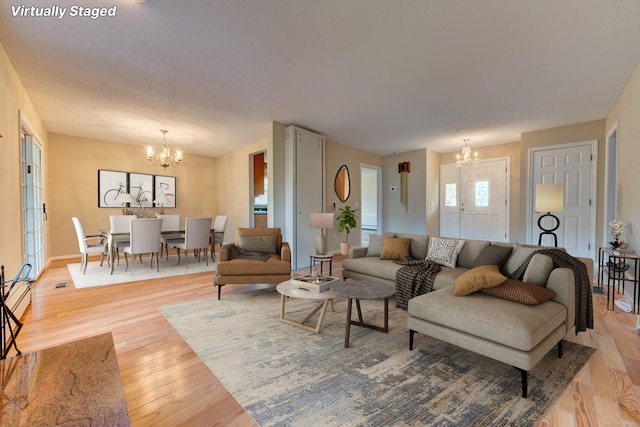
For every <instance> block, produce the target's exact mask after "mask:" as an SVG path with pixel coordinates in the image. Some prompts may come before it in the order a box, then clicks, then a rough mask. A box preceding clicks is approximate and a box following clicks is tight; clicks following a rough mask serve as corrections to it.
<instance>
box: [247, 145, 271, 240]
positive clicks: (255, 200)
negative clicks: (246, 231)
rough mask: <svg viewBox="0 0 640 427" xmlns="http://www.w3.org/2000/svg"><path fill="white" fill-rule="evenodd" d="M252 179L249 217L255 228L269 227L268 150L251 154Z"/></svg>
mask: <svg viewBox="0 0 640 427" xmlns="http://www.w3.org/2000/svg"><path fill="white" fill-rule="evenodd" d="M250 170H251V179H250V181H249V182H250V187H251V188H250V191H251V194H250V197H249V200H250V201H251V203H250V206H249V209H251V212H250V215H249V217H250V218H251V221H250V222H251V225H252V226H253V227H254V228H265V227H267V215H268V213H269V210H268V204H269V181H268V180H267V151H266V150H265V151H260V152H258V153H254V154H251V168H250Z"/></svg>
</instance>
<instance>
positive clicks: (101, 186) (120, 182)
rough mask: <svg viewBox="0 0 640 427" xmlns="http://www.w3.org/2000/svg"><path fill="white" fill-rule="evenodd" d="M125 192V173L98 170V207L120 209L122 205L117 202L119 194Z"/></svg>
mask: <svg viewBox="0 0 640 427" xmlns="http://www.w3.org/2000/svg"><path fill="white" fill-rule="evenodd" d="M126 192H127V173H126V172H118V171H110V170H104V169H99V170H98V207H99V208H121V207H122V206H123V205H124V204H123V203H122V202H117V201H116V197H118V195H119V194H124V193H126Z"/></svg>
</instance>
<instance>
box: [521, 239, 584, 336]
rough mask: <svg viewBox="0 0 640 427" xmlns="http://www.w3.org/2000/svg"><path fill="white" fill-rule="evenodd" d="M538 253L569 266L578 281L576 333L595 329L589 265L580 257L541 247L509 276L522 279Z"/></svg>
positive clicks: (559, 265) (565, 266)
mask: <svg viewBox="0 0 640 427" xmlns="http://www.w3.org/2000/svg"><path fill="white" fill-rule="evenodd" d="M536 253H540V254H543V255H547V256H549V257H551V259H552V260H553V262H554V263H555V264H556V265H557V266H558V267H561V268H568V269H570V270H571V271H573V276H574V278H575V281H576V335H578V332H585V331H586V330H587V329H593V295H592V293H593V288H592V283H591V281H590V280H589V274H588V273H587V266H586V265H585V264H584V263H583V262H582V261H580V260H579V259H577V258H575V257H573V256H571V255H569V254H568V253H566V252H565V251H561V250H560V249H553V248H546V249H540V250H538V251H536V252H534V253H532V254H531V255H529V256H528V257H527V259H526V260H525V261H524V262H523V263H522V265H521V266H520V267H518V269H517V270H516V271H515V272H513V273H512V274H511V275H509V278H510V279H517V280H520V278H521V277H522V275H523V274H524V272H525V270H526V269H527V265H529V261H530V260H531V258H532V257H533V255H535V254H536Z"/></svg>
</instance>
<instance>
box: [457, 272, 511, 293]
mask: <svg viewBox="0 0 640 427" xmlns="http://www.w3.org/2000/svg"><path fill="white" fill-rule="evenodd" d="M505 280H507V278H506V277H505V276H503V275H502V273H500V270H499V269H498V266H497V265H481V266H480V267H475V268H472V269H471V270H467V271H465V272H464V273H462V274H461V275H459V276H458V277H457V278H456V280H455V282H454V283H453V294H454V295H456V296H459V297H462V296H465V295H469V294H472V293H474V292H477V291H479V290H481V289H485V288H491V287H494V286H498V285H500V284H502V283H504V281H505Z"/></svg>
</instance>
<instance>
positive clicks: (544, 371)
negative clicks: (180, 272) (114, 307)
mask: <svg viewBox="0 0 640 427" xmlns="http://www.w3.org/2000/svg"><path fill="white" fill-rule="evenodd" d="M334 302H335V304H334V305H335V312H331V311H330V310H328V311H327V313H326V316H325V318H324V323H323V326H322V329H321V333H320V334H315V333H311V332H308V331H305V330H302V329H299V328H295V327H292V326H290V325H287V324H285V323H282V322H280V320H279V319H280V294H278V293H277V292H276V291H275V290H273V289H267V290H260V291H254V292H245V293H241V294H231V295H225V296H224V298H223V299H222V300H216V299H215V298H207V299H201V300H197V301H192V302H188V303H182V304H177V305H172V306H165V307H160V309H159V310H160V311H161V313H162V314H163V315H164V316H165V318H166V319H167V320H168V321H169V322H170V323H171V325H172V326H173V328H174V329H176V330H177V331H178V333H179V334H180V335H181V336H182V337H183V338H184V340H185V341H186V342H187V343H188V344H189V346H190V347H191V348H192V349H193V350H194V351H195V352H196V354H198V356H199V357H200V359H201V360H202V361H203V362H204V363H205V364H206V365H207V366H208V367H209V369H210V370H211V371H212V372H213V373H214V374H215V375H216V377H217V378H218V379H219V380H220V381H221V382H222V384H223V385H224V386H225V387H226V389H227V390H228V391H229V392H230V393H231V394H232V395H233V396H234V397H235V399H236V400H237V401H238V402H239V403H240V404H241V405H242V406H243V408H244V409H245V410H246V411H247V412H248V413H249V414H250V415H251V416H252V417H253V419H254V420H255V421H256V422H257V423H258V424H259V425H262V426H281V425H282V426H310V425H323V426H356V425H358V426H360V425H365V426H386V425H394V426H424V425H442V426H449V425H450V426H454V425H455V426H458V425H465V426H491V425H495V426H505V425H513V426H516V425H517V426H535V425H537V424H538V423H539V422H540V421H541V419H542V417H543V416H544V414H545V413H546V412H547V411H548V410H549V409H550V408H551V406H552V405H553V404H554V402H555V401H556V400H557V399H558V398H559V397H560V395H561V394H562V392H563V391H564V390H565V389H566V388H567V386H568V385H569V383H570V382H571V380H572V379H573V378H574V377H575V376H576V375H577V374H578V372H579V371H580V370H581V369H582V368H583V366H584V365H585V364H586V363H587V361H588V359H589V357H590V356H591V354H592V353H593V352H594V351H595V350H594V349H592V348H589V347H586V346H583V345H580V344H575V343H572V342H566V343H565V346H564V355H563V357H562V358H560V359H559V358H558V357H557V351H556V349H555V348H554V349H553V350H552V351H550V352H549V354H547V355H546V356H545V357H544V358H543V360H541V361H540V362H539V363H538V364H537V365H536V366H535V367H534V369H532V370H531V371H530V374H529V397H528V398H526V399H524V398H522V397H521V378H520V373H519V372H518V371H517V370H516V369H515V368H513V367H511V366H508V365H506V364H503V363H500V362H497V361H494V360H492V359H489V358H486V357H484V356H480V355H478V354H475V353H472V352H469V351H467V350H464V349H461V348H458V347H455V346H453V345H450V344H447V343H445V342H442V341H438V340H435V339H432V338H429V337H427V336H425V335H422V334H417V335H416V339H415V343H414V350H413V351H409V332H408V330H407V329H406V318H407V313H406V312H405V311H402V310H399V309H396V308H395V307H394V305H393V302H390V309H389V332H388V333H382V332H378V331H375V330H371V329H365V328H361V327H357V326H352V327H351V334H350V347H349V348H345V347H344V335H345V321H346V305H347V304H346V300H343V299H336V300H335V301H334ZM314 305H315V304H314V302H313V301H309V300H303V299H293V298H290V299H288V300H287V303H286V313H285V317H286V318H288V319H293V320H300V319H302V318H304V317H305V315H306V314H307V313H309V312H310V311H311V309H312V308H313V306H314ZM361 305H362V313H363V316H364V320H365V322H368V323H374V324H380V325H381V324H382V322H383V316H384V314H383V313H384V310H383V303H382V301H361ZM316 316H317V314H316V315H315V316H314V317H313V318H312V319H311V320H310V322H311V323H313V324H314V325H315V321H316Z"/></svg>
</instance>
